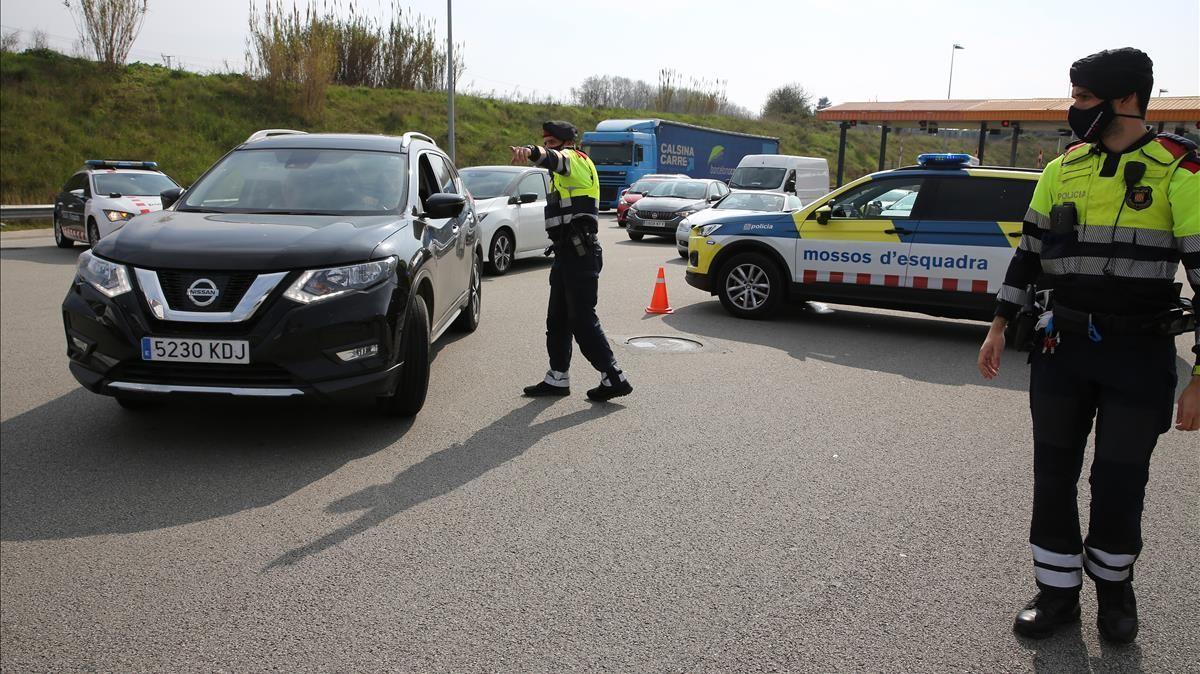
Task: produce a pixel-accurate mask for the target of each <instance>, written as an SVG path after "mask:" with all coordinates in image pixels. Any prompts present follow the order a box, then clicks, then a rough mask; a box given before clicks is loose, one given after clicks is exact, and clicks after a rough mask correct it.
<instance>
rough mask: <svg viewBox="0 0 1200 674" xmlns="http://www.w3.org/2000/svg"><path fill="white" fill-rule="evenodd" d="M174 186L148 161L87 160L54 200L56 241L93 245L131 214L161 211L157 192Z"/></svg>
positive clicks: (63, 244) (59, 242)
mask: <svg viewBox="0 0 1200 674" xmlns="http://www.w3.org/2000/svg"><path fill="white" fill-rule="evenodd" d="M175 187H179V185H178V184H176V183H175V181H174V180H171V179H170V178H169V177H167V175H166V174H165V173H163V172H162V171H159V170H158V164H157V163H155V162H152V161H110V160H104V159H89V160H87V161H86V162H84V166H83V168H81V169H79V170H78V171H76V172H75V174H74V175H72V176H71V179H70V180H68V181H67V184H66V185H63V188H62V191H61V192H59V194H58V197H56V198H55V199H54V243H56V244H58V247H59V248H70V247H71V246H73V245H75V242H76V241H83V242H86V243H87V244H88V245H89V246H91V245H95V243H96V242H97V241H99V240H100V239H101V238H103V237H105V236H108V235H109V234H111V233H112V232H114V231H116V230H118V229H120V228H121V227H122V226H124V224H125V223H126V222H128V221H129V219H130V218H132V217H133V216H135V215H141V214H143V213H152V212H154V211H158V210H162V199H161V198H160V197H159V194H161V193H162V191H163V190H169V189H172V188H175Z"/></svg>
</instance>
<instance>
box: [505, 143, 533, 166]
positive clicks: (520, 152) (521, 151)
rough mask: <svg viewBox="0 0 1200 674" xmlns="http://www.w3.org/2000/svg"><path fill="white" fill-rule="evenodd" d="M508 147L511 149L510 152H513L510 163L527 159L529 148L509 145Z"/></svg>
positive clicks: (518, 162) (517, 162)
mask: <svg viewBox="0 0 1200 674" xmlns="http://www.w3.org/2000/svg"><path fill="white" fill-rule="evenodd" d="M509 149H511V150H512V153H513V155H512V163H513V164H520V163H522V162H527V161H529V148H527V147H512V146H509Z"/></svg>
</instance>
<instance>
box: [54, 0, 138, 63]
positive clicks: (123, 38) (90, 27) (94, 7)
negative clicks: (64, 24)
mask: <svg viewBox="0 0 1200 674" xmlns="http://www.w3.org/2000/svg"><path fill="white" fill-rule="evenodd" d="M63 6H65V7H66V8H67V10H68V11H70V12H71V18H72V19H74V21H75V28H76V29H77V30H78V31H79V40H80V42H82V43H83V47H84V49H85V50H89V51H91V52H92V53H93V54H95V55H96V60H97V61H100V62H101V63H104V64H105V65H109V66H116V65H120V64H122V63H124V62H125V59H127V58H129V50H130V48H132V47H133V41H134V40H136V39H137V36H138V33H139V32H141V30H142V21H144V20H145V18H146V10H147V9H148V7H149V0H63Z"/></svg>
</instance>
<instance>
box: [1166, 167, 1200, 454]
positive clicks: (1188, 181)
mask: <svg viewBox="0 0 1200 674" xmlns="http://www.w3.org/2000/svg"><path fill="white" fill-rule="evenodd" d="M1167 196H1168V198H1169V199H1170V200H1171V216H1172V218H1173V219H1174V233H1175V241H1176V242H1177V245H1178V246H1179V257H1180V261H1181V262H1183V267H1184V269H1185V273H1186V274H1187V279H1188V285H1190V286H1191V287H1192V306H1193V307H1196V308H1200V307H1198V306H1197V305H1198V304H1200V208H1197V207H1196V204H1198V203H1200V157H1198V156H1197V154H1196V150H1192V151H1191V152H1190V153H1189V155H1188V156H1187V157H1184V158H1183V160H1182V161H1180V162H1179V166H1178V167H1177V168H1176V169H1175V173H1174V175H1173V176H1172V177H1171V183H1170V185H1169V186H1168V188H1167ZM1192 352H1193V353H1195V354H1196V361H1195V363H1194V365H1193V369H1192V381H1191V382H1190V383H1189V384H1188V385H1187V386H1186V387H1185V388H1184V389H1183V393H1182V394H1180V396H1179V409H1178V412H1177V413H1176V415H1175V428H1177V429H1179V430H1181V431H1194V430H1198V429H1200V325H1198V326H1197V327H1196V345H1195V346H1193V347H1192Z"/></svg>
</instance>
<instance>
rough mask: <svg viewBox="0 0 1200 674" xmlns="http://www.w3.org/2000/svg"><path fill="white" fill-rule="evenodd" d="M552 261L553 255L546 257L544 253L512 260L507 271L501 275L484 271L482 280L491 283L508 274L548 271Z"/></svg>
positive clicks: (500, 279) (519, 274) (501, 279)
mask: <svg viewBox="0 0 1200 674" xmlns="http://www.w3.org/2000/svg"><path fill="white" fill-rule="evenodd" d="M553 263H554V257H553V256H549V257H547V256H545V255H539V256H537V257H527V258H523V259H520V260H513V263H512V266H511V267H509V268H508V271H507V272H505V273H504V274H501V275H496V274H486V273H485V274H484V275H483V282H484V283H493V282H495V281H503V280H504V279H505V278H507V277H509V276H521V275H522V274H529V273H533V272H548V271H550V265H552V264H553Z"/></svg>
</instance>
